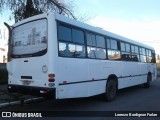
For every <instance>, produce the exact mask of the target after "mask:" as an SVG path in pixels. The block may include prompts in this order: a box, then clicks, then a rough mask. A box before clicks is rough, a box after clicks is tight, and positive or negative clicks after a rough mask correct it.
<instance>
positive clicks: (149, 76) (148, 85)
mask: <svg viewBox="0 0 160 120" xmlns="http://www.w3.org/2000/svg"><path fill="white" fill-rule="evenodd" d="M151 80H152V76H151V74H148V75H147V82H146V83H144V88H149V87H150V82H151Z"/></svg>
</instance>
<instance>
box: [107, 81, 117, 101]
mask: <svg viewBox="0 0 160 120" xmlns="http://www.w3.org/2000/svg"><path fill="white" fill-rule="evenodd" d="M116 93H117V84H116V81H115V80H109V81H108V82H107V85H106V92H105V100H106V101H108V102H109V101H112V100H113V99H114V98H115V96H116Z"/></svg>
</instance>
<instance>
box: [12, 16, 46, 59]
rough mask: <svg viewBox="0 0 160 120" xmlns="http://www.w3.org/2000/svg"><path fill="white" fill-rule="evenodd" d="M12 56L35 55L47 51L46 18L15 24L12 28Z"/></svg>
mask: <svg viewBox="0 0 160 120" xmlns="http://www.w3.org/2000/svg"><path fill="white" fill-rule="evenodd" d="M11 44H12V54H11V57H12V58H24V57H35V56H41V55H44V54H45V53H46V52H47V19H40V20H35V21H31V22H27V23H25V24H22V25H19V26H16V27H14V28H13V30H12V41H11Z"/></svg>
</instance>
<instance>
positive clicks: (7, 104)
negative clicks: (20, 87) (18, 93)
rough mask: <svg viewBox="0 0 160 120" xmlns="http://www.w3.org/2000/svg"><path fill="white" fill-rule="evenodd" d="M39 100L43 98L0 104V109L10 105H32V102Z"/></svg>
mask: <svg viewBox="0 0 160 120" xmlns="http://www.w3.org/2000/svg"><path fill="white" fill-rule="evenodd" d="M39 100H43V97H38V98H30V99H26V100H21V101H13V102H7V103H1V104H0V107H7V106H12V105H18V104H24V103H32V102H35V101H39Z"/></svg>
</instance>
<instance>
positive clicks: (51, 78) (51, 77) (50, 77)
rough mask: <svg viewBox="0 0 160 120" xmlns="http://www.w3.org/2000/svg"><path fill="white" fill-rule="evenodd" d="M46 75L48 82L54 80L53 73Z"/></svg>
mask: <svg viewBox="0 0 160 120" xmlns="http://www.w3.org/2000/svg"><path fill="white" fill-rule="evenodd" d="M48 77H49V79H48V82H54V81H55V79H54V77H55V74H48Z"/></svg>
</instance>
